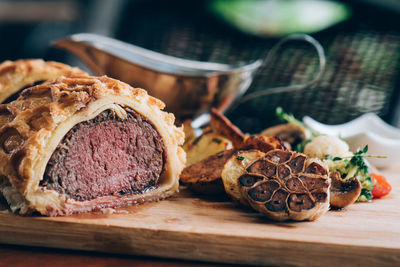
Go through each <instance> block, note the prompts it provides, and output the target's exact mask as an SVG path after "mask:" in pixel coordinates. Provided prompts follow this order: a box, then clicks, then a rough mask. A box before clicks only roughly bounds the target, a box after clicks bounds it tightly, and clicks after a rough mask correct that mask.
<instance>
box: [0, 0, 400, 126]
mask: <svg viewBox="0 0 400 267" xmlns="http://www.w3.org/2000/svg"><path fill="white" fill-rule="evenodd" d="M342 2H343V1H342ZM344 2H345V3H346V4H348V5H349V7H350V8H351V10H352V16H351V18H350V19H349V20H347V21H345V22H342V23H340V24H337V25H335V26H333V27H330V28H329V29H326V30H323V31H321V32H318V33H315V34H313V36H314V37H315V38H316V39H317V40H319V41H320V42H321V43H322V45H323V46H324V48H325V50H326V54H327V69H326V71H325V73H324V75H323V77H322V79H321V81H320V82H318V83H317V84H316V85H314V86H312V87H310V88H307V89H306V90H303V91H299V92H296V93H281V94H276V95H270V96H266V97H260V98H258V99H255V100H252V101H250V102H247V103H244V104H242V105H240V106H239V107H238V108H237V109H235V110H233V111H231V112H229V113H228V114H227V115H228V116H229V117H230V118H231V119H232V120H233V121H234V123H236V124H237V125H238V126H239V127H240V128H242V129H243V130H244V131H250V132H257V131H260V130H261V129H263V128H266V127H267V126H270V125H272V124H276V123H278V121H277V119H276V116H275V108H276V107H277V106H282V107H283V108H284V110H286V111H288V112H291V113H293V114H294V115H295V116H297V117H299V118H301V117H302V116H304V115H310V116H312V117H314V118H315V119H317V120H319V121H322V122H325V123H331V124H335V123H342V122H345V121H348V120H350V119H353V118H355V117H357V116H359V115H360V114H362V113H366V112H374V113H377V114H378V115H380V116H381V117H382V118H383V119H384V120H386V121H388V122H389V123H391V124H393V125H396V126H400V112H399V110H398V109H399V91H400V75H399V74H400V1H397V0H386V1H385V0H382V1H379V0H376V1H374V0H364V1H362V0H358V1H357V0H353V1H350V0H349V1H344ZM208 4H209V1H183V0H169V1H162V0H147V1H145V0H136V1H128V0H113V1H108V0H97V1H94V0H93V1H90V0H86V1H84V0H82V1H78V0H76V1H15V0H12V1H11V0H9V1H4V0H0V36H1V40H0V41H1V42H0V61H4V60H15V59H20V58H44V59H46V60H57V61H61V62H64V63H69V64H72V65H79V66H81V67H82V65H81V63H80V62H79V61H78V60H77V59H76V58H75V57H74V56H72V55H70V54H68V53H66V52H63V51H61V50H57V49H54V48H51V47H50V44H51V42H52V41H53V40H56V39H58V38H62V37H65V36H67V35H70V34H73V33H78V32H93V33H98V34H102V35H106V36H110V37H114V38H117V39H120V40H123V41H126V42H130V43H132V44H135V45H138V46H142V47H145V48H148V49H151V50H154V51H158V52H162V53H165V54H169V55H173V56H178V57H184V58H189V59H196V60H201V61H214V62H222V63H233V62H237V61H240V60H251V59H256V58H265V57H266V55H267V53H268V51H269V50H270V48H271V47H272V46H273V45H274V44H275V43H276V42H277V41H278V39H277V38H272V37H259V36H254V35H248V34H245V33H243V32H241V31H239V30H237V29H235V28H234V27H232V26H230V25H228V24H226V23H225V22H223V21H222V20H220V19H219V18H217V17H216V16H214V15H212V14H211V13H210V12H209V9H208V8H207V6H208ZM317 63H318V60H317V57H316V55H315V52H314V50H313V49H312V48H310V47H308V46H307V45H303V44H298V43H297V44H296V45H293V44H292V45H287V46H285V47H284V49H282V51H281V53H280V54H279V56H278V57H277V58H276V59H275V60H274V62H273V64H271V65H269V66H263V67H262V68H261V69H260V70H259V71H258V73H257V75H256V77H255V80H254V82H253V84H252V85H251V87H250V88H249V90H248V92H249V93H251V92H254V91H257V90H262V89H265V88H270V87H275V86H282V85H289V84H299V83H304V82H305V81H307V80H309V79H311V77H313V76H314V75H315V72H316V71H317V69H318V64H317Z"/></svg>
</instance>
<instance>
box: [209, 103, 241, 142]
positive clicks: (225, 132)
mask: <svg viewBox="0 0 400 267" xmlns="http://www.w3.org/2000/svg"><path fill="white" fill-rule="evenodd" d="M210 126H211V129H212V130H213V131H214V132H216V133H218V134H220V135H222V136H224V137H226V138H228V139H229V140H231V141H232V143H233V147H234V148H236V149H238V148H240V147H241V146H242V145H243V141H244V134H243V133H242V131H241V130H240V129H239V128H238V127H236V126H235V125H233V124H232V122H230V120H229V119H228V118H227V117H225V116H224V115H222V114H221V113H220V112H219V111H218V110H216V109H215V108H212V109H211V120H210Z"/></svg>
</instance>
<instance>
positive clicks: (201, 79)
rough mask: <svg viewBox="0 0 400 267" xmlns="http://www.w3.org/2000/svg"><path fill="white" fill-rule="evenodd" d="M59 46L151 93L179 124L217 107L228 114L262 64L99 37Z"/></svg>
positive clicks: (73, 37)
mask: <svg viewBox="0 0 400 267" xmlns="http://www.w3.org/2000/svg"><path fill="white" fill-rule="evenodd" d="M53 45H54V46H56V47H59V48H63V49H65V50H68V51H70V52H72V53H73V54H75V55H76V56H77V57H78V58H80V59H81V60H82V61H83V62H85V63H86V64H87V66H88V67H89V68H90V69H91V70H92V71H93V72H94V74H95V75H107V76H110V77H112V78H116V79H119V80H121V81H124V82H126V83H129V84H130V85H132V86H134V87H141V88H145V89H146V90H148V92H149V94H150V95H152V96H154V97H157V98H159V99H161V100H162V101H164V102H165V103H166V105H167V107H166V109H167V110H168V111H169V112H173V113H174V114H175V115H176V117H177V118H178V119H179V120H184V119H186V118H193V117H195V116H197V115H200V114H202V113H205V112H207V111H208V110H209V109H210V108H211V107H215V108H217V109H218V110H220V111H222V112H224V111H225V110H226V109H227V108H228V107H229V106H230V105H231V103H232V102H233V101H234V100H235V99H237V98H238V97H240V96H242V95H243V94H244V93H245V92H246V90H247V89H248V87H249V86H250V84H251V82H252V80H253V76H254V72H255V71H256V70H257V69H258V67H259V66H260V65H261V64H262V60H255V61H252V62H248V63H238V64H233V65H230V64H219V63H211V62H200V61H194V60H187V59H182V58H177V57H172V56H168V55H164V54H161V53H157V52H154V51H150V50H147V49H144V48H141V47H138V46H134V45H132V44H128V43H124V42H121V41H118V40H115V39H112V38H108V37H103V36H100V35H95V34H86V33H81V34H74V35H71V36H69V37H67V38H64V39H60V40H57V41H55V42H54V43H53Z"/></svg>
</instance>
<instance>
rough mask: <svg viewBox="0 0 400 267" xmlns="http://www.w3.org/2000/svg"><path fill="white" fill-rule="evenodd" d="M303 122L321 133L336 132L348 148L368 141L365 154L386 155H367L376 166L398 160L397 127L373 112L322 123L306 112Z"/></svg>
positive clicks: (353, 147) (399, 145)
mask: <svg viewBox="0 0 400 267" xmlns="http://www.w3.org/2000/svg"><path fill="white" fill-rule="evenodd" d="M303 122H304V124H305V125H307V126H308V127H310V128H311V129H313V130H315V131H317V132H319V133H321V134H325V135H331V136H338V137H340V138H341V139H343V140H344V141H346V142H347V143H348V144H349V147H350V150H351V151H352V152H356V151H357V149H358V148H361V149H362V148H363V147H364V146H365V145H368V154H371V155H381V156H387V158H384V159H382V158H368V161H369V162H371V164H372V165H374V166H375V167H378V168H384V167H388V166H390V165H393V164H395V163H398V162H400V129H398V128H395V127H393V126H391V125H389V124H387V123H386V122H384V121H383V120H382V119H381V118H379V117H378V116H377V115H376V114H374V113H367V114H364V115H362V116H360V117H358V118H356V119H354V120H352V121H349V122H346V123H343V124H338V125H327V124H322V123H319V122H317V121H315V120H314V119H312V118H310V117H308V116H306V117H304V118H303Z"/></svg>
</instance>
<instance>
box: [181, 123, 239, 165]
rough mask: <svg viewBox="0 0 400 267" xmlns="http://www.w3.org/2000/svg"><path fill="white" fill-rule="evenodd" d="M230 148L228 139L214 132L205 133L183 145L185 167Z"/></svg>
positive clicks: (230, 143)
mask: <svg viewBox="0 0 400 267" xmlns="http://www.w3.org/2000/svg"><path fill="white" fill-rule="evenodd" d="M232 147H233V146H232V142H231V141H230V140H229V139H227V138H225V137H223V136H221V135H219V134H216V133H214V132H210V131H209V132H206V133H205V134H202V135H200V136H199V137H197V138H194V139H192V140H191V141H190V142H188V143H186V144H184V145H183V149H184V150H185V152H186V166H190V165H192V164H194V163H197V162H199V161H201V160H203V159H205V158H207V157H209V156H212V155H215V154H217V153H219V152H221V151H225V150H229V149H231V148H232Z"/></svg>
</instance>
